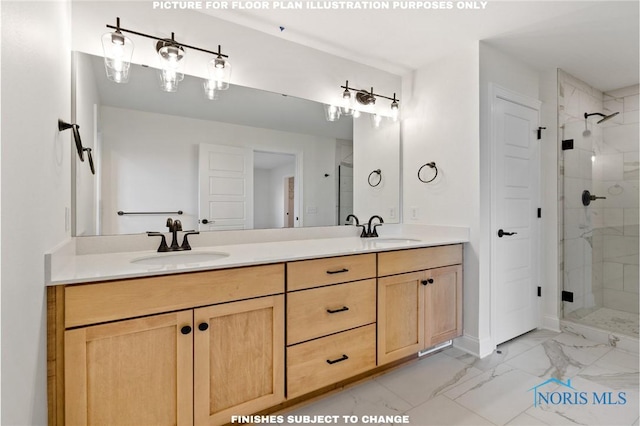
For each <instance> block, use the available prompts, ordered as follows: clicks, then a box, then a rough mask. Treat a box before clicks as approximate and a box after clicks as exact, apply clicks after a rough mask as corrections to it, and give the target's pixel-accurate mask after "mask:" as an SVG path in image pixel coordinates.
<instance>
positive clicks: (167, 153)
mask: <svg viewBox="0 0 640 426" xmlns="http://www.w3.org/2000/svg"><path fill="white" fill-rule="evenodd" d="M131 67H132V69H131V74H130V80H129V83H127V84H116V83H113V82H111V81H109V80H107V78H106V75H105V72H104V65H103V60H102V58H101V57H97V56H93V55H88V54H84V53H77V52H76V53H75V54H74V83H75V85H74V88H75V100H74V109H75V116H76V121H77V123H78V124H79V125H80V131H81V133H82V137H83V141H85V140H86V142H85V145H87V146H88V147H89V148H91V149H92V150H93V153H94V160H95V162H96V173H97V174H96V176H95V177H93V176H92V175H90V172H88V168H86V167H81V165H80V163H78V164H77V165H76V166H77V167H76V173H75V187H74V190H75V209H74V213H75V235H76V236H83V235H114V234H131V233H140V232H146V231H162V230H163V229H164V225H165V221H166V218H167V217H173V218H174V219H177V218H179V219H180V220H181V222H182V224H183V229H185V230H186V229H196V230H200V231H209V230H211V231H213V230H225V229H265V228H283V227H299V226H330V225H341V224H344V223H345V217H346V216H347V215H348V214H350V213H355V214H356V215H358V216H359V217H360V218H361V219H362V220H365V219H366V218H368V217H369V216H370V215H372V214H379V215H381V216H383V217H384V219H385V221H386V222H397V218H398V208H399V195H398V194H399V186H398V185H399V184H398V179H399V157H398V155H399V125H398V123H393V122H390V121H389V122H388V123H386V125H385V126H383V127H381V128H379V129H373V127H372V126H371V125H370V120H369V117H368V114H363V115H362V116H361V117H360V118H358V119H353V120H352V119H351V118H344V117H343V118H341V119H340V120H339V121H335V122H327V121H326V120H325V117H324V107H323V105H322V104H319V103H317V102H312V101H308V100H304V99H299V98H295V97H291V96H285V95H281V94H276V93H270V92H265V91H261V90H257V89H250V88H245V87H241V86H233V85H232V86H231V87H230V89H229V90H227V91H223V92H220V93H219V96H218V99H217V100H215V101H211V100H209V99H207V98H206V97H205V95H204V91H203V85H202V82H203V80H202V79H199V78H195V77H190V76H185V78H184V80H183V81H182V82H181V83H180V86H179V88H178V91H177V92H175V93H167V92H163V91H161V90H160V88H159V83H158V79H157V75H156V70H155V69H153V68H149V67H146V66H140V65H133V64H132V66H131ZM354 159H355V160H356V161H355V162H354ZM369 169H371V170H373V169H382V170H383V181H382V184H381V185H379V186H377V187H370V186H369V185H368V184H367V175H368V174H369V172H370V170H369ZM178 211H182V214H181V215H178V214H177V213H175V212H178ZM118 212H121V213H123V214H118ZM130 213H134V214H130ZM135 213H144V214H135ZM155 213H157V214H155Z"/></svg>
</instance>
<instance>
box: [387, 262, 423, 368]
mask: <svg viewBox="0 0 640 426" xmlns="http://www.w3.org/2000/svg"><path fill="white" fill-rule="evenodd" d="M424 276H425V275H424V272H414V273H408V274H400V275H392V276H389V277H384V278H379V279H378V364H379V365H382V364H386V363H388V362H391V361H395V360H397V359H401V358H403V357H405V356H409V355H411V354H415V353H417V352H418V351H420V350H421V349H422V348H423V346H424V316H423V312H424V297H423V290H422V289H421V287H422V286H423V284H422V281H423V280H424Z"/></svg>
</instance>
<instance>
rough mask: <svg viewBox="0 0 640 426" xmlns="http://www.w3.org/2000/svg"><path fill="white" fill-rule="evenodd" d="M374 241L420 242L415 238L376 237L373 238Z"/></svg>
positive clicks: (377, 242) (393, 242) (379, 242)
mask: <svg viewBox="0 0 640 426" xmlns="http://www.w3.org/2000/svg"><path fill="white" fill-rule="evenodd" d="M372 241H373V243H374V244H376V245H385V244H388V245H392V244H409V243H419V242H420V240H416V239H415V238H374V239H372Z"/></svg>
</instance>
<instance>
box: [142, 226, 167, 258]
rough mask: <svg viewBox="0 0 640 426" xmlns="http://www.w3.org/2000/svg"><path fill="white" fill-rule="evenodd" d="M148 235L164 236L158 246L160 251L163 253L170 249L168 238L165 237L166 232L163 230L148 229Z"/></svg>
mask: <svg viewBox="0 0 640 426" xmlns="http://www.w3.org/2000/svg"><path fill="white" fill-rule="evenodd" d="M147 236H149V237H162V240H161V241H160V246H159V247H158V252H160V253H162V252H165V251H169V246H167V239H166V238H165V236H164V234H163V233H162V232H152V231H147Z"/></svg>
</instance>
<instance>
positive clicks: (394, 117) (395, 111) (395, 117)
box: [391, 101, 400, 121]
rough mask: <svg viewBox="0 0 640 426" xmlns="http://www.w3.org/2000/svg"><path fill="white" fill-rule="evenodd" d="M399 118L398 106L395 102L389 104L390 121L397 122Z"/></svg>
mask: <svg viewBox="0 0 640 426" xmlns="http://www.w3.org/2000/svg"><path fill="white" fill-rule="evenodd" d="M399 116H400V105H398V103H397V102H395V101H394V102H393V103H392V104H391V119H392V120H393V121H398V117H399Z"/></svg>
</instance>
